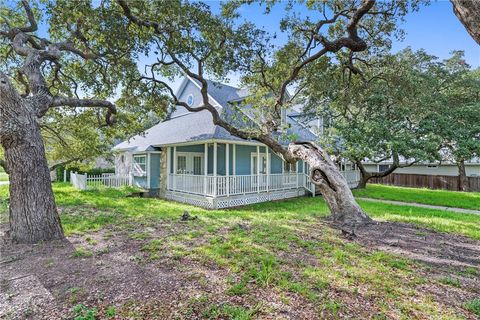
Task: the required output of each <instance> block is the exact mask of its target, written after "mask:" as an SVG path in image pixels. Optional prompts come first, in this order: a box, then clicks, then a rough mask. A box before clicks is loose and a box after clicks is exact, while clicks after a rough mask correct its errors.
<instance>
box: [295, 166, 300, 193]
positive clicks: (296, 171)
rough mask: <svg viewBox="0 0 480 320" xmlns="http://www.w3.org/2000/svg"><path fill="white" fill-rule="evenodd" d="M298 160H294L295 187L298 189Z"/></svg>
mask: <svg viewBox="0 0 480 320" xmlns="http://www.w3.org/2000/svg"><path fill="white" fill-rule="evenodd" d="M298 162H299V161H298V160H297V162H295V176H296V177H297V189H298V182H299V181H298Z"/></svg>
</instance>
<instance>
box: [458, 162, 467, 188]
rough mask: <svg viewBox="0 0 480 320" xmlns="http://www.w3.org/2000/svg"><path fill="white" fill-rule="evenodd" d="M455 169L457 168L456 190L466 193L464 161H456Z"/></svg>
mask: <svg viewBox="0 0 480 320" xmlns="http://www.w3.org/2000/svg"><path fill="white" fill-rule="evenodd" d="M457 167H458V190H459V191H468V180H467V173H466V170H465V160H460V161H458V162H457Z"/></svg>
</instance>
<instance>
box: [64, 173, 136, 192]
mask: <svg viewBox="0 0 480 320" xmlns="http://www.w3.org/2000/svg"><path fill="white" fill-rule="evenodd" d="M70 183H71V184H72V185H73V187H74V188H75V189H79V190H86V189H88V188H98V187H109V188H119V187H122V186H129V185H132V177H131V176H130V175H117V174H115V173H103V174H100V175H87V174H79V173H76V172H71V173H70Z"/></svg>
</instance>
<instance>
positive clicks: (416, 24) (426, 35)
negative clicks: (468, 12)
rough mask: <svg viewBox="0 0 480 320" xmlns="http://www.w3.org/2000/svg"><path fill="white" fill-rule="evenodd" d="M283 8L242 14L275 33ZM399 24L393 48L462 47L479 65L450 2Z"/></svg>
mask: <svg viewBox="0 0 480 320" xmlns="http://www.w3.org/2000/svg"><path fill="white" fill-rule="evenodd" d="M209 3H210V4H211V5H212V7H216V6H217V3H214V2H213V1H212V2H209ZM282 11H283V8H282V6H277V7H275V8H274V10H273V11H272V13H271V14H270V15H268V16H265V15H263V14H262V10H261V9H260V8H259V7H258V5H251V6H245V7H243V8H242V11H241V14H242V16H244V17H245V18H246V19H247V20H249V21H252V22H254V23H255V24H257V25H258V26H263V27H265V29H266V30H267V31H270V32H275V31H278V25H279V20H280V19H281V18H282V14H283V12H282ZM401 27H402V28H403V29H404V30H405V31H406V33H407V34H406V36H405V39H404V41H402V42H395V43H394V46H393V50H394V51H398V50H401V49H403V48H405V47H407V46H410V47H412V48H413V49H415V50H417V49H422V48H423V49H425V50H426V51H427V52H428V53H429V54H433V55H435V56H437V57H439V58H446V57H448V56H449V53H450V52H451V51H452V50H464V51H465V55H466V60H467V62H468V63H469V64H471V65H472V66H474V67H478V66H480V46H479V45H478V44H477V43H476V42H475V41H474V40H473V39H472V38H471V37H470V35H469V34H468V33H467V31H466V30H465V28H464V27H463V25H462V24H461V23H460V21H459V20H458V19H457V17H456V16H455V14H454V13H453V10H452V4H451V3H450V1H434V2H432V3H431V4H430V5H428V6H422V7H421V8H420V10H419V11H418V12H412V13H409V14H408V16H407V17H406V21H405V23H403V24H402V25H401Z"/></svg>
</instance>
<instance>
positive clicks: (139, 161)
mask: <svg viewBox="0 0 480 320" xmlns="http://www.w3.org/2000/svg"><path fill="white" fill-rule="evenodd" d="M133 166H134V170H133V171H134V173H135V174H136V175H140V176H142V175H145V173H146V172H147V156H145V155H142V156H133Z"/></svg>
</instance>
